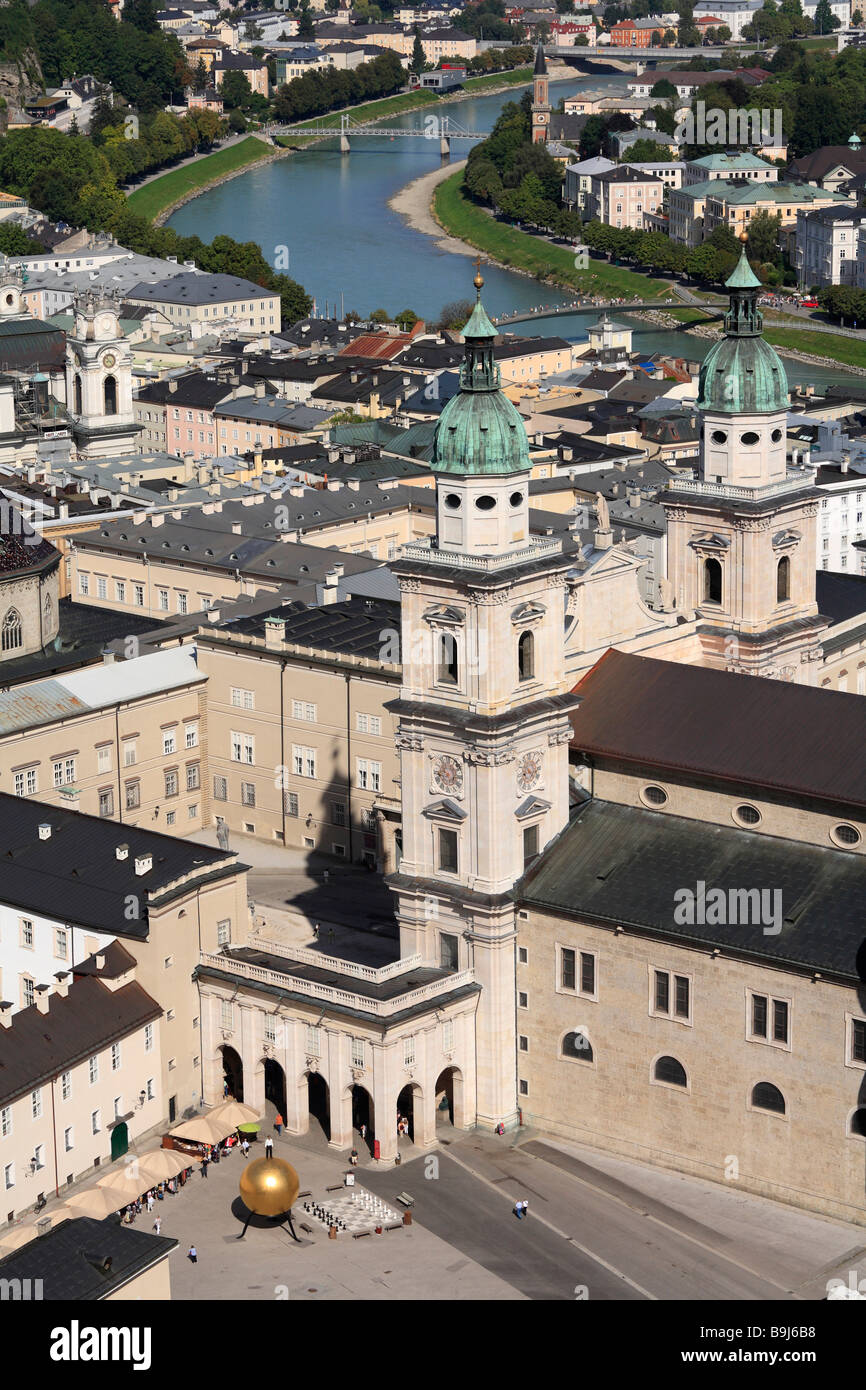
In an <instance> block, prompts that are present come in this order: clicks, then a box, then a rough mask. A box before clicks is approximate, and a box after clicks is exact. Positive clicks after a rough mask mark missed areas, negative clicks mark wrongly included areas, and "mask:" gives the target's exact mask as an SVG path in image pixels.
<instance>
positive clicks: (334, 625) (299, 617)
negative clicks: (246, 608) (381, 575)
mask: <svg viewBox="0 0 866 1390" xmlns="http://www.w3.org/2000/svg"><path fill="white" fill-rule="evenodd" d="M268 617H274V618H282V619H285V623H286V639H285V640H286V641H287V642H296V643H297V644H298V645H299V646H302V647H317V648H319V649H320V650H322V651H331V652H342V653H345V654H349V655H352V656H364V657H369V658H371V659H372V660H373V661H399V655H398V654H397V653H399V646H400V605H399V603H388V602H386V601H384V600H381V599H361V598H353V599H347V600H346V601H344V602H343V603H329V604H325V605H324V607H322V608H308V607H307V605H306V604H304V603H288V604H286V605H285V606H284V607H274V608H273V609H272V610H271V612H270V613H258V614H256V615H255V616H252V617H249V618H240V619H239V620H238V621H237V622H234V623H231V625H230V626H227V627H226V628H225V629H224V630H225V631H226V632H227V633H233V632H240V633H243V634H245V635H248V636H253V637H263V636H264V634H265V619H266V618H268ZM386 644H387V645H386Z"/></svg>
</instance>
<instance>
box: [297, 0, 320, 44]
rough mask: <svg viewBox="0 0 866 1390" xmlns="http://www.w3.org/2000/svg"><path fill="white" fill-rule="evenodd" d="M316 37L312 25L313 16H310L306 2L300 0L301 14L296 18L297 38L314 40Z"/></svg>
mask: <svg viewBox="0 0 866 1390" xmlns="http://www.w3.org/2000/svg"><path fill="white" fill-rule="evenodd" d="M315 37H316V26H315V25H314V23H313V16H312V15H311V14H310V6H309V4H308V0H302V4H301V13H300V15H299V16H298V38H299V39H314V38H315Z"/></svg>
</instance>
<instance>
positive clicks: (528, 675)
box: [517, 632, 535, 681]
mask: <svg viewBox="0 0 866 1390" xmlns="http://www.w3.org/2000/svg"><path fill="white" fill-rule="evenodd" d="M517 674H518V676H519V677H520V679H521V680H522V681H531V680H532V678H533V676H534V675H535V638H534V637H533V635H532V633H531V632H521V634H520V637H519V638H518V642H517Z"/></svg>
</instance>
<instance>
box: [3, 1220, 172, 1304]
mask: <svg viewBox="0 0 866 1390" xmlns="http://www.w3.org/2000/svg"><path fill="white" fill-rule="evenodd" d="M176 1245H177V1241H176V1240H175V1239H174V1237H173V1236H171V1237H170V1236H154V1235H151V1233H150V1232H149V1231H134V1230H132V1228H131V1227H130V1226H121V1225H119V1224H118V1223H117V1222H116V1221H112V1220H107V1221H96V1220H94V1219H93V1217H90V1216H80V1217H78V1218H77V1219H76V1220H73V1221H63V1222H61V1224H60V1225H59V1226H53V1227H52V1228H51V1230H50V1231H46V1233H45V1235H44V1236H37V1237H36V1239H35V1240H31V1241H28V1243H27V1244H26V1245H24V1246H22V1247H21V1249H20V1250H14V1251H13V1252H12V1254H11V1255H7V1256H6V1258H5V1260H0V1279H39V1280H41V1284H42V1290H41V1297H42V1298H43V1299H44V1300H45V1301H47V1302H50V1303H56V1302H64V1303H71V1302H75V1303H82V1302H90V1301H98V1300H100V1299H104V1298H108V1297H109V1296H110V1295H111V1294H112V1293H113V1292H114V1291H115V1289H119V1288H121V1287H122V1285H123V1284H126V1283H128V1282H129V1280H130V1279H134V1278H135V1276H136V1275H137V1274H141V1273H142V1272H143V1271H144V1270H146V1269H149V1268H150V1266H151V1265H153V1264H156V1263H157V1261H159V1260H160V1259H164V1258H165V1257H166V1256H167V1255H168V1254H169V1253H170V1252H171V1251H172V1250H174V1249H175V1247H176ZM107 1260H110V1261H111V1264H110V1267H109V1268H108V1269H105V1262H106V1261H107Z"/></svg>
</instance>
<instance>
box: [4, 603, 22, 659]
mask: <svg viewBox="0 0 866 1390" xmlns="http://www.w3.org/2000/svg"><path fill="white" fill-rule="evenodd" d="M21 645H22V637H21V614H20V613H19V612H18V609H17V608H10V609H9V611H8V612H7V614H6V617H5V618H4V619H3V630H2V634H0V650H2V651H4V652H11V651H13V650H14V648H15V647H20V646H21Z"/></svg>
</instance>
